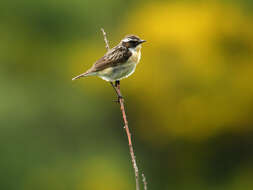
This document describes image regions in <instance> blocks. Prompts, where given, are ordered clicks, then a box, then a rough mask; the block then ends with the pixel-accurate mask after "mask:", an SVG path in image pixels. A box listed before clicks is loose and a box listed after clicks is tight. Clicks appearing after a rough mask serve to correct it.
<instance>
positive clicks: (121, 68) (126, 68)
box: [99, 60, 136, 81]
mask: <svg viewBox="0 0 253 190" xmlns="http://www.w3.org/2000/svg"><path fill="white" fill-rule="evenodd" d="M135 68H136V63H135V62H132V61H130V60H129V61H127V62H126V63H125V64H122V65H118V66H116V67H110V68H107V69H104V70H103V71H102V72H101V71H100V73H99V77H101V78H102V79H104V80H106V81H116V80H120V79H122V78H126V77H128V76H130V75H131V74H133V72H134V71H135Z"/></svg>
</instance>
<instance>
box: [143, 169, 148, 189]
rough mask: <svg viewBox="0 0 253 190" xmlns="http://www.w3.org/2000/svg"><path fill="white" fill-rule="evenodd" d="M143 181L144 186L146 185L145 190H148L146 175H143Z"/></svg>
mask: <svg viewBox="0 0 253 190" xmlns="http://www.w3.org/2000/svg"><path fill="white" fill-rule="evenodd" d="M142 181H143V185H144V190H148V187H147V181H146V178H145V175H144V173H143V174H142Z"/></svg>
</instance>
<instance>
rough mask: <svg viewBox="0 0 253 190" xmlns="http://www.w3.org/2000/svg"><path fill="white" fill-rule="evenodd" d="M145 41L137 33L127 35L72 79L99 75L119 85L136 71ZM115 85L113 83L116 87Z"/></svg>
mask: <svg viewBox="0 0 253 190" xmlns="http://www.w3.org/2000/svg"><path fill="white" fill-rule="evenodd" d="M143 42H146V41H145V40H142V39H140V38H139V37H138V36H136V35H127V36H126V37H125V38H123V39H122V40H121V41H120V43H119V44H118V45H117V46H115V47H114V48H112V49H110V50H109V51H108V52H107V53H106V54H105V55H104V56H103V57H101V58H100V59H99V60H97V61H96V62H95V63H94V64H93V66H92V67H91V68H90V69H88V70H87V71H86V72H85V73H83V74H80V75H78V76H76V77H74V78H73V79H72V80H76V79H79V78H81V77H86V76H98V77H100V78H102V79H103V80H106V81H108V82H110V83H111V84H112V85H113V82H115V86H117V85H119V81H120V80H121V79H123V78H127V77H129V76H130V75H131V74H133V73H134V71H135V68H136V66H137V64H138V63H139V61H140V59H141V44H142V43H143ZM115 86H114V85H113V87H114V89H115ZM119 98H120V97H119Z"/></svg>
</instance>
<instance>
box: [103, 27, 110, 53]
mask: <svg viewBox="0 0 253 190" xmlns="http://www.w3.org/2000/svg"><path fill="white" fill-rule="evenodd" d="M101 31H102V33H103V36H104V40H105V48H106V49H107V51H109V49H110V47H109V43H108V40H107V37H106V33H105V30H104V29H103V28H101Z"/></svg>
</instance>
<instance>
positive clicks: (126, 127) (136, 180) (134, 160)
mask: <svg viewBox="0 0 253 190" xmlns="http://www.w3.org/2000/svg"><path fill="white" fill-rule="evenodd" d="M101 31H102V33H103V36H104V40H105V44H106V49H107V51H108V50H109V49H110V48H109V43H108V40H107V37H106V33H105V31H104V29H103V28H101ZM115 90H116V91H117V94H121V92H120V85H117V86H116V88H115ZM119 103H120V109H121V112H122V116H123V120H124V124H125V126H124V129H125V131H126V134H127V138H128V146H129V151H130V155H131V158H132V165H133V169H134V173H135V184H136V190H140V186H139V170H138V167H137V164H136V159H135V155H134V149H133V145H132V140H131V133H130V131H129V128H128V121H127V117H126V111H125V106H124V100H123V98H120V99H119Z"/></svg>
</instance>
